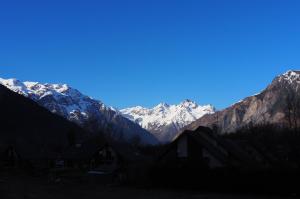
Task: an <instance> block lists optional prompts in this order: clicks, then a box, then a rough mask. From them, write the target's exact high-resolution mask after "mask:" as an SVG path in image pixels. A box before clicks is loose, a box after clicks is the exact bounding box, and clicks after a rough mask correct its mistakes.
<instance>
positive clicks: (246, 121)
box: [185, 70, 300, 133]
mask: <svg viewBox="0 0 300 199" xmlns="http://www.w3.org/2000/svg"><path fill="white" fill-rule="evenodd" d="M299 87H300V71H292V70H290V71H287V72H286V73H284V74H282V75H279V76H277V77H275V78H274V79H273V81H272V82H271V84H270V85H268V86H267V88H266V89H264V90H263V91H262V92H260V93H259V94H256V95H254V96H250V97H247V98H245V99H243V100H241V101H240V102H238V103H236V104H233V105H232V106H230V107H228V108H226V109H224V110H220V111H217V112H215V113H214V114H210V115H204V116H203V117H201V118H199V119H198V120H196V121H194V122H193V123H191V124H190V125H188V126H186V127H185V129H196V128H197V127H198V126H208V127H212V128H216V129H217V131H218V132H219V133H231V132H235V131H237V130H238V129H241V128H244V127H249V126H256V125H263V124H276V125H278V126H284V127H288V128H299V127H300V125H299V124H300V92H299V91H300V90H299Z"/></svg>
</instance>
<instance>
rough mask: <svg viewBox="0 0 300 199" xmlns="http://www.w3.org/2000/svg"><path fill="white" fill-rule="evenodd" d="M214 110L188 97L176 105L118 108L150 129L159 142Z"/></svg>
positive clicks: (173, 135) (210, 106)
mask: <svg viewBox="0 0 300 199" xmlns="http://www.w3.org/2000/svg"><path fill="white" fill-rule="evenodd" d="M214 111H215V108H214V107H213V106H212V105H204V106H200V105H198V104H197V103H196V102H194V101H192V100H189V99H186V100H184V101H182V102H181V103H179V104H177V105H169V104H167V103H165V102H161V103H159V104H158V105H156V106H154V107H153V108H145V107H142V106H135V107H131V108H126V109H121V110H120V112H121V113H122V114H123V116H124V117H127V118H128V119H130V120H132V121H134V122H136V123H137V124H139V125H140V126H141V127H143V128H145V129H147V130H148V131H150V132H151V133H152V134H153V135H155V136H156V138H157V139H158V140H160V141H161V142H170V141H171V140H172V139H173V138H174V137H176V136H177V135H178V132H179V131H180V129H181V128H183V127H184V126H186V125H188V124H190V123H191V122H193V121H195V120H196V119H198V118H200V117H202V116H203V115H205V114H211V113H214Z"/></svg>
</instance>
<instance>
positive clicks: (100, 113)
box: [0, 78, 158, 145]
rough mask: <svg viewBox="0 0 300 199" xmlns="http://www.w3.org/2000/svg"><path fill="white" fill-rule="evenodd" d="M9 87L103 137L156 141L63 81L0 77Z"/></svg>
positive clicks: (147, 133)
mask: <svg viewBox="0 0 300 199" xmlns="http://www.w3.org/2000/svg"><path fill="white" fill-rule="evenodd" d="M0 83H1V84H2V85H4V86H6V87H7V88H9V89H10V90H12V91H14V92H16V93H18V94H21V95H23V96H25V97H28V98H30V99H32V100H33V101H35V102H37V103H38V104H39V105H41V106H43V107H45V108H46V109H48V110H49V111H51V112H52V113H55V114H57V115H60V116H62V117H64V118H66V119H68V120H70V121H72V122H75V123H76V124H78V125H80V126H81V127H83V128H84V129H86V130H88V131H89V132H91V133H98V132H102V133H105V136H106V137H109V138H112V139H114V140H118V141H124V142H136V143H140V144H142V145H148V144H150V145H154V144H158V141H157V139H156V138H155V137H154V136H153V135H152V134H151V133H149V132H148V131H147V130H145V129H143V128H142V127H140V126H139V125H138V124H136V123H134V122H132V121H130V120H128V119H126V118H125V117H123V116H122V115H121V114H120V113H119V112H118V111H116V110H115V109H113V108H112V107H108V106H106V105H104V104H103V103H102V102H101V101H99V100H95V99H92V98H91V97H88V96H86V95H84V94H82V93H80V92H79V91H78V90H76V89H74V88H72V87H70V86H68V85H66V84H47V83H46V84H42V83H38V82H28V81H26V82H21V81H19V80H17V79H2V78H1V79H0Z"/></svg>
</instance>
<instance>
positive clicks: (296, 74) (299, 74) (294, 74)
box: [277, 70, 300, 84]
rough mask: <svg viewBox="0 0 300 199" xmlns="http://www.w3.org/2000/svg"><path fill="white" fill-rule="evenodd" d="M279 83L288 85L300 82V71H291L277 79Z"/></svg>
mask: <svg viewBox="0 0 300 199" xmlns="http://www.w3.org/2000/svg"><path fill="white" fill-rule="evenodd" d="M277 79H278V80H279V82H282V81H286V82H288V83H290V84H291V83H294V82H299V81H300V71H297V70H289V71H287V72H285V73H284V74H282V75H279V76H278V77H277Z"/></svg>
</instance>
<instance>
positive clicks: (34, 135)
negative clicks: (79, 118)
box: [0, 85, 87, 158]
mask: <svg viewBox="0 0 300 199" xmlns="http://www.w3.org/2000/svg"><path fill="white" fill-rule="evenodd" d="M0 110H1V114H0V150H5V149H6V148H7V147H14V148H15V149H16V150H17V151H18V153H21V154H23V155H25V156H34V157H36V156H42V157H44V158H45V157H46V156H47V155H50V154H53V153H60V152H61V151H63V150H64V148H66V147H69V146H71V145H74V144H75V143H76V142H78V141H79V140H82V139H83V138H84V136H86V135H87V133H86V132H84V131H83V130H82V129H81V128H79V127H78V126H77V125H75V124H73V123H71V122H69V121H67V120H65V119H64V118H62V117H60V116H57V115H54V114H52V113H50V112H49V111H48V110H46V109H45V108H43V107H41V106H39V105H38V104H36V103H35V102H33V101H32V100H30V99H28V98H25V97H23V96H21V95H18V94H16V93H14V92H12V91H10V90H8V89H7V88H5V87H4V86H2V85H0Z"/></svg>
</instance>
